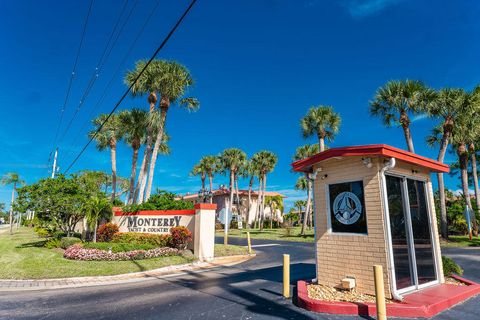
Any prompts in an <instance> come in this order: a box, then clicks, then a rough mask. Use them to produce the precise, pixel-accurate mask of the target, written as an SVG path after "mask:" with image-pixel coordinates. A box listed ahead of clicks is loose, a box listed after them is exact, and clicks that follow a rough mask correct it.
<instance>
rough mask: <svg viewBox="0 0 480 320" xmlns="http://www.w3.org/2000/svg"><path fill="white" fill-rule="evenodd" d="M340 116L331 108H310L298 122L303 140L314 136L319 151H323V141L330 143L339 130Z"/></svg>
mask: <svg viewBox="0 0 480 320" xmlns="http://www.w3.org/2000/svg"><path fill="white" fill-rule="evenodd" d="M340 122H341V119H340V115H339V114H338V113H336V112H335V111H333V108H332V107H331V106H318V107H311V108H310V110H308V113H307V114H306V115H305V116H304V117H303V118H302V119H301V120H300V127H301V129H302V134H303V137H304V138H309V137H311V136H313V135H316V136H317V138H318V146H319V148H320V151H324V150H325V139H326V140H328V141H332V140H333V138H334V136H335V134H336V133H337V132H338V130H339V128H340Z"/></svg>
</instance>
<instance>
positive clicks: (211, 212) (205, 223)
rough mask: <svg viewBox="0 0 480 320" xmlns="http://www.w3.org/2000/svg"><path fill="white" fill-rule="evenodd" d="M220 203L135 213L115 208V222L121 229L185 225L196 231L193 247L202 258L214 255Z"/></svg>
mask: <svg viewBox="0 0 480 320" xmlns="http://www.w3.org/2000/svg"><path fill="white" fill-rule="evenodd" d="M216 209H217V205H216V204H207V203H199V204H196V205H195V209H193V210H152V211H138V212H135V213H126V212H122V211H121V209H120V208H114V214H113V218H112V222H113V223H115V224H117V225H118V226H119V229H120V232H142V233H153V234H169V233H170V229H171V228H173V227H179V226H184V227H186V228H187V229H188V230H190V232H191V233H192V238H193V243H192V244H191V245H190V248H191V249H193V252H194V254H195V256H196V257H198V258H199V259H200V260H202V261H203V260H211V259H212V258H213V256H214V253H213V252H214V243H215V210H216Z"/></svg>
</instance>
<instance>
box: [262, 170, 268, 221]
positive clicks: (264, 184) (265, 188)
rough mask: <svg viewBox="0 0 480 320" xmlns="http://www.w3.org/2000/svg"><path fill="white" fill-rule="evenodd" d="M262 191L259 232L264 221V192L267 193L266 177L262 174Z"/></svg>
mask: <svg viewBox="0 0 480 320" xmlns="http://www.w3.org/2000/svg"><path fill="white" fill-rule="evenodd" d="M262 180H263V190H262V206H261V207H260V209H261V211H260V230H263V222H264V221H265V192H267V175H266V174H263V179H262Z"/></svg>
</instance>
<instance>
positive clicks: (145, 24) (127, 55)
mask: <svg viewBox="0 0 480 320" xmlns="http://www.w3.org/2000/svg"><path fill="white" fill-rule="evenodd" d="M159 4H160V0H157V2H156V4H155V5H154V6H153V7H152V9H151V10H150V14H149V15H148V17H147V19H146V20H145V22H144V23H143V25H142V27H141V28H140V30H139V31H138V33H137V35H136V37H135V39H134V40H133V42H132V43H131V44H130V47H129V48H128V50H127V52H126V53H125V55H124V56H123V58H122V61H121V62H120V63H119V64H117V69H116V70H115V73H114V74H113V75H112V77H111V78H110V81H109V82H108V84H107V85H106V86H105V88H104V90H103V93H102V95H101V96H100V99H99V100H98V101H97V103H96V104H95V106H94V107H93V108H92V110H91V111H90V114H89V115H88V117H87V118H86V119H85V121H84V122H83V125H82V127H81V128H80V130H79V131H78V132H77V135H76V136H75V137H74V138H73V139H72V143H70V145H75V144H76V143H77V141H78V139H79V138H80V137H81V136H82V135H83V131H84V129H85V127H86V126H87V124H88V123H89V122H90V119H91V118H92V117H93V114H94V112H95V110H96V109H98V107H99V106H100V105H101V104H102V103H103V101H104V100H105V98H106V96H107V92H108V91H109V90H110V88H111V86H112V84H113V82H114V80H115V79H117V75H118V73H119V72H120V70H121V69H122V67H123V65H124V64H125V62H126V61H127V59H128V57H129V56H130V54H131V53H132V50H133V48H134V47H135V45H136V44H137V42H138V40H139V39H140V37H141V36H142V34H143V32H144V31H145V28H146V27H147V25H148V23H149V22H150V20H151V18H152V17H153V15H154V13H155V11H156V10H157V7H158V5H159ZM73 153H74V151H73V150H70V152H68V154H67V155H66V156H64V157H63V158H64V159H65V160H66V159H68V158H70V156H71V155H72V154H73Z"/></svg>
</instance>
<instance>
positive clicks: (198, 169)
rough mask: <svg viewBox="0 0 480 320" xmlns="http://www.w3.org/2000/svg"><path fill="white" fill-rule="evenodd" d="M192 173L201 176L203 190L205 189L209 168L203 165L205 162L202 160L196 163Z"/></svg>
mask: <svg viewBox="0 0 480 320" xmlns="http://www.w3.org/2000/svg"><path fill="white" fill-rule="evenodd" d="M190 174H191V175H192V176H200V180H201V181H202V190H205V179H206V178H207V169H206V168H205V167H204V166H203V164H202V163H201V162H200V163H197V164H196V165H194V166H193V168H192V171H191V172H190Z"/></svg>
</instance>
